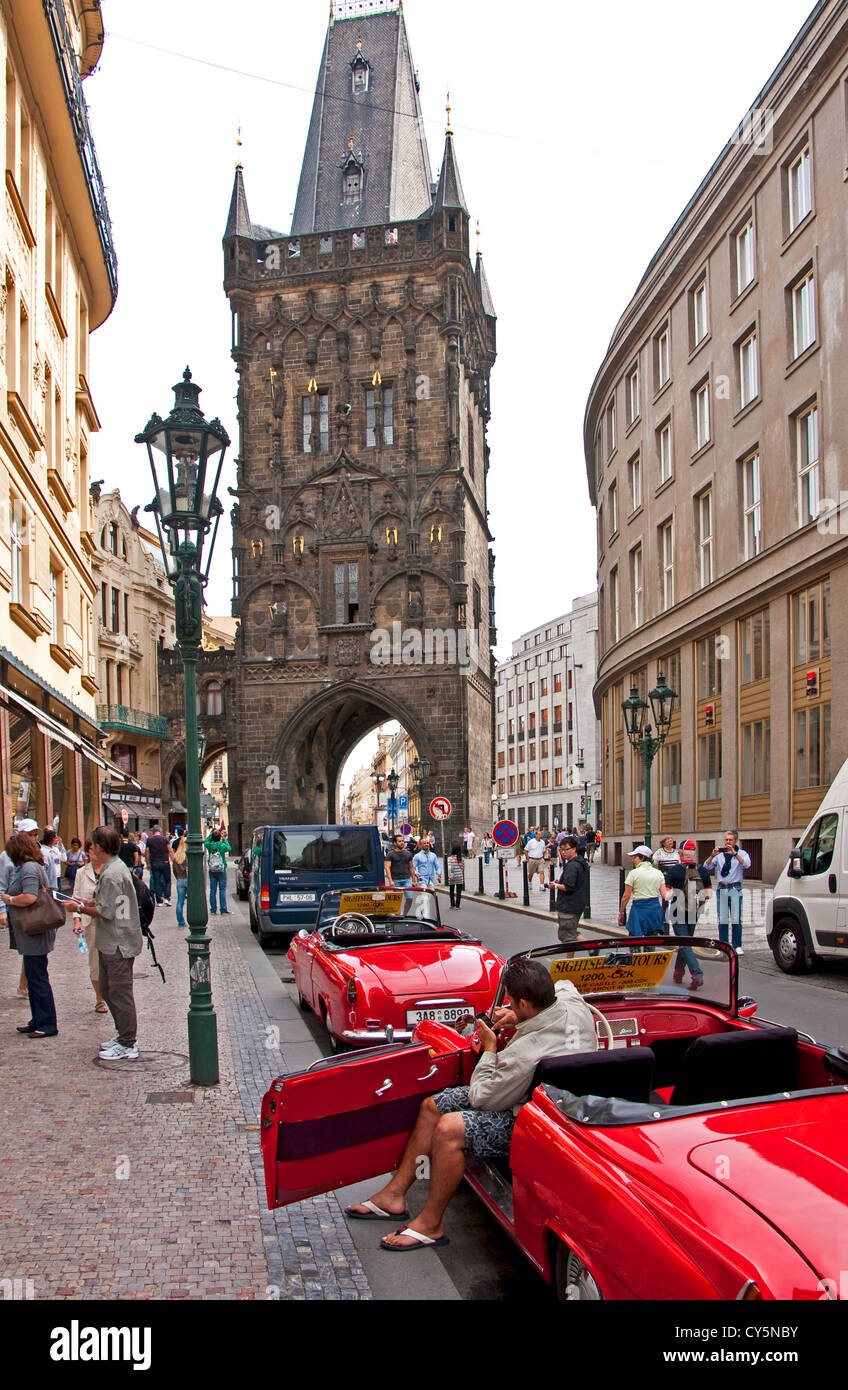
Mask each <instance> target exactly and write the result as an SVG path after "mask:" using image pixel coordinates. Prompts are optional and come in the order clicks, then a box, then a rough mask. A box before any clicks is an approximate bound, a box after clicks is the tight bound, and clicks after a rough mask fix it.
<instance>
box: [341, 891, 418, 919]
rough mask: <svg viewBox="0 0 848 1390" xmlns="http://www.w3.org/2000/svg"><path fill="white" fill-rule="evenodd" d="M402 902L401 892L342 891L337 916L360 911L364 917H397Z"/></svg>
mask: <svg viewBox="0 0 848 1390" xmlns="http://www.w3.org/2000/svg"><path fill="white" fill-rule="evenodd" d="M402 904H403V893H342V896H341V902H340V903H339V916H340V917H341V916H342V914H343V913H345V912H362V913H364V914H365V916H366V917H397V915H398V913H399V912H400V909H401V906H402Z"/></svg>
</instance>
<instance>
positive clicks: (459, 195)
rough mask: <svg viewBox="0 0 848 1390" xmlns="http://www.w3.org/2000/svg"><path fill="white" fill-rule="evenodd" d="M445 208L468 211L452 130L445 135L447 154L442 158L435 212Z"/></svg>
mask: <svg viewBox="0 0 848 1390" xmlns="http://www.w3.org/2000/svg"><path fill="white" fill-rule="evenodd" d="M444 208H449V209H451V210H453V209H454V208H457V209H461V210H462V212H464V213H467V212H468V204H467V203H466V201H465V194H464V193H463V191H462V180H461V178H460V177H459V165H458V164H457V162H456V154H455V153H454V148H453V132H452V131H450V130H449V131H448V133H447V135H446V136H445V154H444V158H443V160H442V171H441V173H440V174H439V185H438V188H437V189H436V201H435V203H434V204H433V212H441V211H442V210H443V209H444Z"/></svg>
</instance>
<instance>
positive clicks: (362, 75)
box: [352, 55, 370, 96]
mask: <svg viewBox="0 0 848 1390" xmlns="http://www.w3.org/2000/svg"><path fill="white" fill-rule="evenodd" d="M352 73H353V95H354V96H360V95H361V94H362V93H363V92H367V91H368V77H369V73H370V68H369V66H368V64H367V63H366V61H365V59H364V58H363V57H361V56H359V55H357V57H356V58H354V60H353V64H352Z"/></svg>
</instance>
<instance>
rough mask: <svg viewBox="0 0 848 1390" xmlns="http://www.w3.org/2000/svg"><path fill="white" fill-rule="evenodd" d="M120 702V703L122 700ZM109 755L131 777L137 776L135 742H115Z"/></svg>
mask: <svg viewBox="0 0 848 1390" xmlns="http://www.w3.org/2000/svg"><path fill="white" fill-rule="evenodd" d="M118 703H119V704H120V701H119V702H118ZM109 757H110V758H111V759H112V762H113V763H114V764H115V766H116V767H119V768H120V769H121V771H122V772H125V773H127V774H128V776H130V777H135V775H136V771H137V767H136V748H135V744H133V743H115V744H113V745H112V747H111V749H110V750H109Z"/></svg>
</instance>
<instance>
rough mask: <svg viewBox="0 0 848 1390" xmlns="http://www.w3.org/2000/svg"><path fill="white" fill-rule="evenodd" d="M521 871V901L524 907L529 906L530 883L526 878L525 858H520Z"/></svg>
mask: <svg viewBox="0 0 848 1390" xmlns="http://www.w3.org/2000/svg"><path fill="white" fill-rule="evenodd" d="M521 872H522V878H523V881H524V897H523V899H522V902H523V904H524V906H525V907H529V906H530V883H529V880H528V878H527V860H526V859H522V861H521Z"/></svg>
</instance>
